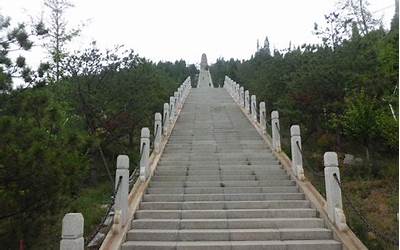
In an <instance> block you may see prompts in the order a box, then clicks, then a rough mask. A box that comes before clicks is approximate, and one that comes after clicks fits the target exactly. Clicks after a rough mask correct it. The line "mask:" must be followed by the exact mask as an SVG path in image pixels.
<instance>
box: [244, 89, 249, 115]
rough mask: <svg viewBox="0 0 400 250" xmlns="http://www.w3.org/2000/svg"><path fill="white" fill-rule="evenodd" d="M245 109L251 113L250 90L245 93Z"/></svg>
mask: <svg viewBox="0 0 400 250" xmlns="http://www.w3.org/2000/svg"><path fill="white" fill-rule="evenodd" d="M244 109H245V110H246V112H247V113H250V93H249V91H248V90H246V91H245V92H244Z"/></svg>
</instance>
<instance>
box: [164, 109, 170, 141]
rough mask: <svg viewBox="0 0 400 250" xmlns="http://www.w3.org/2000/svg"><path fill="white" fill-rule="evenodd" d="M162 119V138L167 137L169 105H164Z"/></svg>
mask: <svg viewBox="0 0 400 250" xmlns="http://www.w3.org/2000/svg"><path fill="white" fill-rule="evenodd" d="M163 114H164V117H163V122H164V125H163V134H164V136H166V135H167V133H168V127H169V104H168V103H164V113H163Z"/></svg>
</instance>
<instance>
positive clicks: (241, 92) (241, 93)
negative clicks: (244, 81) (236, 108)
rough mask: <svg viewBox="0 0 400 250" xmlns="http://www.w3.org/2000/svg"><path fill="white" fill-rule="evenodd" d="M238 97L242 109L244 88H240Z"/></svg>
mask: <svg viewBox="0 0 400 250" xmlns="http://www.w3.org/2000/svg"><path fill="white" fill-rule="evenodd" d="M239 95H240V106H241V107H242V108H244V88H243V86H242V87H240V90H239Z"/></svg>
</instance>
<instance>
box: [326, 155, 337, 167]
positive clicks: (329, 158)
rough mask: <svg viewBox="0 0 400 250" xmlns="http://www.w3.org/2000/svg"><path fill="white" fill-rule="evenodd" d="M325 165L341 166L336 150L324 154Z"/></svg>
mask: <svg viewBox="0 0 400 250" xmlns="http://www.w3.org/2000/svg"><path fill="white" fill-rule="evenodd" d="M324 166H325V167H337V166H339V162H338V156H337V153H336V152H326V153H325V154H324Z"/></svg>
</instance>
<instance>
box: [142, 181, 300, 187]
mask: <svg viewBox="0 0 400 250" xmlns="http://www.w3.org/2000/svg"><path fill="white" fill-rule="evenodd" d="M294 185H295V181H293V180H266V181H262V180H261V181H223V182H221V181H180V182H172V181H163V182H161V181H157V182H154V181H151V182H150V184H149V187H151V188H153V187H271V186H294Z"/></svg>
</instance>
